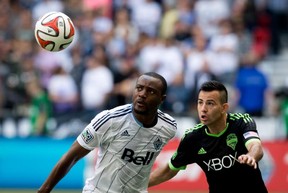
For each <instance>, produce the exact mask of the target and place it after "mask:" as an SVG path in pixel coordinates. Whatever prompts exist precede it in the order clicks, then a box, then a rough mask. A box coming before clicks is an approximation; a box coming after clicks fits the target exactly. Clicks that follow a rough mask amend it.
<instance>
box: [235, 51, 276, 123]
mask: <svg viewBox="0 0 288 193" xmlns="http://www.w3.org/2000/svg"><path fill="white" fill-rule="evenodd" d="M258 64H259V58H258V57H257V55H256V54H253V53H250V54H248V55H247V56H246V57H245V60H243V62H242V64H241V66H240V68H239V70H238V72H237V76H236V81H235V88H236V89H237V91H238V95H239V101H238V106H239V107H240V108H241V109H242V110H243V112H246V113H249V114H250V115H251V116H257V117H262V116H263V115H264V110H266V109H265V105H266V104H268V101H269V100H271V97H270V96H269V95H271V92H270V91H269V82H268V80H267V77H266V75H265V74H264V73H263V72H262V71H261V70H259V69H258V67H257V65H258ZM269 97H270V99H269Z"/></svg>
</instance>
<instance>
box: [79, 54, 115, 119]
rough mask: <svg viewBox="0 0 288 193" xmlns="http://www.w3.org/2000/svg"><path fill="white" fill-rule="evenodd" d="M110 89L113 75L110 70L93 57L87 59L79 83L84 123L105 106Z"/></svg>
mask: <svg viewBox="0 0 288 193" xmlns="http://www.w3.org/2000/svg"><path fill="white" fill-rule="evenodd" d="M112 89H113V74H112V72H111V70H110V69H109V68H108V67H107V66H106V64H105V63H102V62H101V61H99V60H98V59H97V58H95V57H94V56H90V57H88V58H87V61H86V70H85V71H84V74H83V79H82V82H81V100H82V104H83V110H84V112H83V121H84V122H88V121H89V120H91V118H93V117H94V116H95V114H97V112H99V111H101V110H102V109H103V108H104V107H105V106H106V103H107V96H108V94H110V92H111V91H112Z"/></svg>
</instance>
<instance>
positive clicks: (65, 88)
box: [47, 66, 79, 125]
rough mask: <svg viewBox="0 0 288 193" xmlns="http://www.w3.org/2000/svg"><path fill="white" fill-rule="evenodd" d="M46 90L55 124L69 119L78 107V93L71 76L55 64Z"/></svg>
mask: <svg viewBox="0 0 288 193" xmlns="http://www.w3.org/2000/svg"><path fill="white" fill-rule="evenodd" d="M47 92H48V95H49V99H50V100H51V103H52V105H53V116H54V117H55V119H56V120H57V124H59V125H61V124H62V123H64V122H66V121H68V120H70V119H71V116H72V115H73V113H75V112H76V110H77V109H78V107H79V94H78V90H77V86H76V83H75V82H74V79H73V77H72V76H71V75H70V74H68V73H67V72H66V71H65V70H64V69H63V68H62V67H61V66H57V67H56V68H55V69H54V71H53V74H52V76H51V78H50V80H49V82H48V85H47Z"/></svg>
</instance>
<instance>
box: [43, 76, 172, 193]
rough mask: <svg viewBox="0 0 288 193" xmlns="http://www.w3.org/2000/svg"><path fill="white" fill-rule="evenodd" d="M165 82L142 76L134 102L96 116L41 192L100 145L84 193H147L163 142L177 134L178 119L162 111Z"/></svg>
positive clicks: (153, 77) (44, 191)
mask: <svg viewBox="0 0 288 193" xmlns="http://www.w3.org/2000/svg"><path fill="white" fill-rule="evenodd" d="M166 90H167V83H166V80H165V79H164V78H163V77H162V76H161V75H159V74H157V73H154V72H148V73H145V74H143V75H141V76H140V77H139V78H138V80H137V82H136V86H135V89H134V92H133V103H132V104H127V105H123V106H118V107H116V108H114V109H111V110H105V111H103V112H101V113H99V114H97V115H96V116H95V118H94V119H93V120H92V121H91V122H90V124H88V125H87V126H86V127H85V129H84V130H83V132H82V133H81V134H80V135H79V136H78V137H77V140H75V142H74V143H73V145H72V146H71V148H70V149H69V150H68V152H67V153H66V154H64V155H63V157H62V158H61V159H60V160H59V162H58V163H57V164H56V165H55V167H54V168H53V170H52V172H51V173H50V175H49V176H48V178H47V179H46V181H45V182H44V183H43V184H42V186H41V187H40V189H39V190H38V193H47V192H50V191H51V190H52V189H53V188H54V187H55V185H56V184H57V183H58V182H59V181H60V180H61V179H62V178H63V177H64V176H65V175H66V174H67V173H68V172H69V170H70V169H71V168H72V166H73V165H74V164H75V163H76V162H77V161H78V160H80V159H81V158H83V157H84V156H85V155H87V154H88V153H89V152H90V151H91V150H93V149H94V148H98V157H97V164H96V167H95V174H94V175H93V176H92V177H91V178H89V179H87V180H86V183H85V186H84V188H83V193H104V192H105V193H121V192H123V193H129V192H131V193H132V192H133V193H146V192H147V187H148V181H149V174H150V172H151V168H152V166H153V163H154V161H155V159H156V157H157V156H158V154H159V153H160V151H161V150H162V148H163V146H164V145H165V144H167V142H168V141H169V140H170V139H172V138H173V137H174V136H175V134H176V129H177V125H176V121H175V119H174V118H172V117H171V116H169V115H168V114H165V113H163V112H162V111H160V110H159V106H160V105H161V103H162V102H163V101H164V99H165V98H166Z"/></svg>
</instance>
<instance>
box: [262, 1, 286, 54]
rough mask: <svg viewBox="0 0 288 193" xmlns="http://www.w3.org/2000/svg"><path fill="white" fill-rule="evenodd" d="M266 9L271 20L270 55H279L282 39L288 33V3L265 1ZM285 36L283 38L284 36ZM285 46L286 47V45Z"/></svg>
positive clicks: (282, 44)
mask: <svg viewBox="0 0 288 193" xmlns="http://www.w3.org/2000/svg"><path fill="white" fill-rule="evenodd" d="M266 3H267V5H266V6H267V9H268V12H269V14H270V18H271V23H270V24H271V25H270V26H269V29H270V30H271V44H270V45H271V51H272V54H276V55H277V54H279V53H280V51H281V49H282V47H283V46H284V41H282V40H283V38H284V37H285V36H286V38H287V33H288V12H287V10H288V1H287V0H273V1H266ZM284 35H285V36H284ZM286 46H287V45H286Z"/></svg>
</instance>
